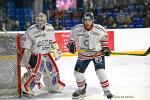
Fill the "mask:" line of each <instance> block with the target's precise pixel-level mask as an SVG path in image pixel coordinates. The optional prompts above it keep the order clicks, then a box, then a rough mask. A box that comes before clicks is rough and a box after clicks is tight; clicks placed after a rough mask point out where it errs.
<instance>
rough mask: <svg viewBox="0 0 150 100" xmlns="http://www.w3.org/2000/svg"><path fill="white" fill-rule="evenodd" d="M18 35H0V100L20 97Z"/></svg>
mask: <svg viewBox="0 0 150 100" xmlns="http://www.w3.org/2000/svg"><path fill="white" fill-rule="evenodd" d="M19 52H20V34H18V33H7V34H4V33H0V98H5V97H6V98H7V97H20V96H21V66H20V54H19Z"/></svg>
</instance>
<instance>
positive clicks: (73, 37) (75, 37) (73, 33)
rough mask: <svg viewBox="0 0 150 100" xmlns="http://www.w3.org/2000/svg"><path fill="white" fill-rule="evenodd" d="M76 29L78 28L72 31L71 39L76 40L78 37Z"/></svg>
mask: <svg viewBox="0 0 150 100" xmlns="http://www.w3.org/2000/svg"><path fill="white" fill-rule="evenodd" d="M75 30H76V28H75V27H74V28H73V29H71V31H70V41H76V39H77V36H76V31H75Z"/></svg>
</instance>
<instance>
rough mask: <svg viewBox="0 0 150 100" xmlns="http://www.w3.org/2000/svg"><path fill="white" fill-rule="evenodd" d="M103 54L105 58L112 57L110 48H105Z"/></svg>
mask: <svg viewBox="0 0 150 100" xmlns="http://www.w3.org/2000/svg"><path fill="white" fill-rule="evenodd" d="M102 52H103V54H104V56H110V55H111V51H110V49H109V48H108V47H103V49H102Z"/></svg>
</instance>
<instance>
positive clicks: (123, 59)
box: [15, 56, 150, 100]
mask: <svg viewBox="0 0 150 100" xmlns="http://www.w3.org/2000/svg"><path fill="white" fill-rule="evenodd" d="M76 59H77V57H76V56H75V57H62V58H61V59H60V60H59V61H56V63H57V65H58V68H59V71H60V78H61V80H62V81H63V82H64V83H65V84H66V87H65V88H64V90H63V91H62V93H57V94H54V93H48V92H44V93H42V94H40V93H41V92H40V91H39V90H38V89H36V88H35V89H34V90H35V91H36V94H38V95H37V96H35V97H22V98H15V99H26V100H27V99H35V100H48V99H50V100H71V99H72V93H73V92H74V91H75V89H77V86H76V81H75V77H74V66H75V63H76ZM22 70H23V68H22ZM24 71H25V70H24ZM106 73H107V76H108V79H109V82H110V90H111V92H112V93H113V94H114V95H115V96H114V98H113V99H112V100H150V56H110V57H106ZM85 78H86V81H87V85H88V86H87V94H86V98H84V100H107V99H106V98H105V97H104V96H103V91H102V88H101V86H100V83H99V80H98V78H97V76H96V73H95V70H94V66H93V63H92V62H91V63H90V65H89V66H88V68H87V70H86V72H85Z"/></svg>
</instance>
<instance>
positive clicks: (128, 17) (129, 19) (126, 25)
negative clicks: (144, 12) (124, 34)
mask: <svg viewBox="0 0 150 100" xmlns="http://www.w3.org/2000/svg"><path fill="white" fill-rule="evenodd" d="M131 23H132V19H131V17H130V15H126V16H125V21H124V27H128V26H129V24H131Z"/></svg>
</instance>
